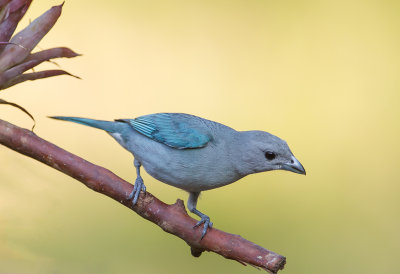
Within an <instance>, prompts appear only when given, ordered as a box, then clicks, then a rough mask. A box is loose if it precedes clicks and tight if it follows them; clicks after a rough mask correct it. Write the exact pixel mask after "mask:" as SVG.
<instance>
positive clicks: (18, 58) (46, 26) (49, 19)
mask: <svg viewBox="0 0 400 274" xmlns="http://www.w3.org/2000/svg"><path fill="white" fill-rule="evenodd" d="M62 5H63V4H61V5H59V6H54V7H52V8H51V9H49V10H48V11H46V12H45V13H44V14H42V15H41V16H40V17H38V18H36V19H35V20H34V21H33V22H32V23H30V24H29V25H28V26H27V27H26V28H25V29H23V30H22V31H20V32H19V33H17V34H16V35H14V37H13V38H12V39H11V41H10V42H12V43H15V44H18V45H21V46H22V47H24V48H26V49H28V51H27V50H24V49H23V48H21V47H17V46H15V45H8V46H7V47H6V48H5V49H4V51H3V53H2V54H1V55H0V72H2V71H5V70H7V69H8V68H10V67H12V66H14V65H16V64H19V63H21V62H22V61H23V60H25V58H26V57H27V56H28V55H29V54H30V51H32V49H33V48H34V47H35V46H36V45H37V44H38V43H39V41H40V40H41V39H42V38H43V36H45V35H46V34H47V33H48V32H49V30H50V29H51V28H52V27H53V26H54V24H55V23H56V22H57V19H58V18H59V17H60V15H61V10H62Z"/></svg>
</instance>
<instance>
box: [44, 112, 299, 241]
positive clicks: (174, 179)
mask: <svg viewBox="0 0 400 274" xmlns="http://www.w3.org/2000/svg"><path fill="white" fill-rule="evenodd" d="M50 118H54V119H59V120H65V121H71V122H75V123H79V124H83V125H87V126H90V127H95V128H99V129H102V130H105V131H106V132H107V133H108V134H110V135H111V136H112V137H114V139H115V140H117V142H118V143H119V144H120V145H122V146H123V147H124V148H125V149H127V150H128V151H130V152H131V153H132V154H133V156H134V165H135V167H136V173H137V178H136V181H135V185H134V189H133V191H132V193H131V194H130V195H129V197H128V199H132V198H133V201H132V203H133V205H135V204H136V202H137V200H138V197H139V194H140V191H143V192H146V187H145V185H144V183H143V179H142V177H141V176H140V167H141V166H143V167H144V169H145V170H146V171H147V173H149V174H150V175H151V176H153V177H154V178H156V179H157V180H160V181H161V182H164V183H166V184H169V185H172V186H175V187H177V188H180V189H183V190H186V191H188V192H189V199H188V208H189V210H190V211H191V212H193V213H194V214H196V215H198V216H199V217H200V218H201V219H200V221H199V222H198V223H197V224H196V225H195V227H198V226H200V225H201V224H204V226H203V231H202V236H201V238H203V237H204V235H205V234H206V232H207V229H208V228H209V227H211V226H212V223H211V222H210V218H209V217H208V216H207V215H205V214H203V213H201V212H200V211H198V210H197V208H196V205H197V199H198V197H199V194H200V192H201V191H204V190H209V189H213V188H217V187H221V186H225V185H228V184H230V183H233V182H235V181H237V180H239V179H240V178H243V177H244V176H246V175H249V174H252V173H258V172H263V171H269V170H277V169H281V170H288V171H292V172H295V173H300V174H306V171H305V170H304V168H303V166H302V165H301V164H300V162H299V161H298V160H297V159H296V158H295V157H294V156H293V154H292V152H291V151H290V149H289V147H288V145H287V143H286V142H285V141H283V140H282V139H280V138H278V137H276V136H274V135H272V134H270V133H268V132H264V131H236V130H234V129H232V128H230V127H227V126H225V125H223V124H220V123H217V122H213V121H210V120H206V119H203V118H200V117H197V116H193V115H189V114H183V113H157V114H150V115H145V116H141V117H138V118H135V119H118V120H115V121H114V122H111V121H100V120H93V119H86V118H77V117H63V116H54V117H50Z"/></svg>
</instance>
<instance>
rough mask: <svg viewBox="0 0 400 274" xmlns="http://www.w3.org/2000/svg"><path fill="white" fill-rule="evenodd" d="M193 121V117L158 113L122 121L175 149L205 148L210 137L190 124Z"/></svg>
mask: <svg viewBox="0 0 400 274" xmlns="http://www.w3.org/2000/svg"><path fill="white" fill-rule="evenodd" d="M192 119H193V116H186V115H182V114H175V113H157V114H150V115H145V116H141V117H138V118H136V119H122V120H120V121H124V122H127V123H129V124H130V125H131V126H132V127H133V128H134V129H135V130H136V131H137V132H139V133H141V134H143V135H145V136H147V137H149V138H151V139H153V140H155V141H157V142H160V143H163V144H165V145H167V146H170V147H173V148H177V149H187V148H201V147H204V146H206V145H207V143H208V142H209V141H210V137H209V136H208V135H207V134H205V133H203V132H202V131H201V129H200V128H196V126H194V125H193V123H190V121H191V120H192ZM192 121H193V120H192Z"/></svg>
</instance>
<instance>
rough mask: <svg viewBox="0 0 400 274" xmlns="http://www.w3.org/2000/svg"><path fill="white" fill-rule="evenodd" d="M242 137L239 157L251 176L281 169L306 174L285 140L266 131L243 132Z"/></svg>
mask: <svg viewBox="0 0 400 274" xmlns="http://www.w3.org/2000/svg"><path fill="white" fill-rule="evenodd" d="M240 135H241V138H240V139H241V140H242V141H241V143H242V144H243V145H242V147H241V150H240V153H241V155H240V156H239V157H240V159H241V162H242V165H244V166H245V167H244V168H245V169H246V170H247V172H248V173H249V174H250V173H257V172H263V171H269V170H279V169H280V170H288V171H291V172H295V173H299V174H304V175H305V174H306V171H305V169H304V167H303V166H302V164H301V163H300V162H299V161H298V160H297V159H296V157H294V156H293V153H292V152H291V151H290V148H289V146H288V145H287V143H286V142H285V141H284V140H282V139H280V138H278V137H276V136H274V135H272V134H270V133H268V132H265V131H242V132H240Z"/></svg>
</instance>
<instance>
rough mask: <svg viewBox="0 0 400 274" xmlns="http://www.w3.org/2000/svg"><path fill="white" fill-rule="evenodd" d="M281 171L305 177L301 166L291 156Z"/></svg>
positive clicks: (304, 171)
mask: <svg viewBox="0 0 400 274" xmlns="http://www.w3.org/2000/svg"><path fill="white" fill-rule="evenodd" d="M281 169H283V170H288V171H291V172H294V173H299V174H304V175H306V170H305V169H304V167H303V165H302V164H301V163H300V162H299V161H298V160H297V159H296V157H294V156H292V158H291V160H290V161H289V162H288V163H284V164H282V167H281Z"/></svg>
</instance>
